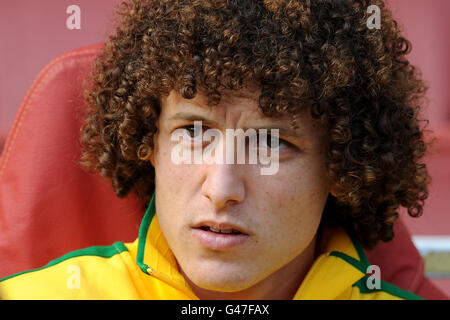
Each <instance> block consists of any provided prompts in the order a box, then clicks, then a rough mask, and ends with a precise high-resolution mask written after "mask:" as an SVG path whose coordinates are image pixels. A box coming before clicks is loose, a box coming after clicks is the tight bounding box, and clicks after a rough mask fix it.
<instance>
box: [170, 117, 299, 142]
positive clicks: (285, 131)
mask: <svg viewBox="0 0 450 320" xmlns="http://www.w3.org/2000/svg"><path fill="white" fill-rule="evenodd" d="M169 119H170V120H185V121H202V123H204V124H205V125H210V126H214V127H218V126H219V123H218V122H217V121H215V120H212V119H207V118H205V117H203V116H202V115H200V114H197V113H192V112H186V111H181V112H178V113H176V114H174V115H173V116H171V117H170V118H169ZM242 129H243V130H244V131H246V130H248V129H255V130H256V131H258V130H260V129H267V132H268V133H269V134H270V132H271V130H273V129H278V130H279V134H280V135H281V136H288V137H295V138H301V137H304V135H303V134H302V133H301V132H299V131H296V130H295V129H294V128H292V127H287V126H283V125H279V124H270V125H262V126H249V127H244V128H242Z"/></svg>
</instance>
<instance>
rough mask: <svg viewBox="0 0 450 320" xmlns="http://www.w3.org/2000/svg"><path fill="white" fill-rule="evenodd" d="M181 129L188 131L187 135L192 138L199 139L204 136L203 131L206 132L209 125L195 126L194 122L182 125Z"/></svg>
mask: <svg viewBox="0 0 450 320" xmlns="http://www.w3.org/2000/svg"><path fill="white" fill-rule="evenodd" d="M180 129H183V130H185V131H186V133H187V135H188V136H189V137H190V138H192V139H198V138H201V137H202V133H204V132H205V131H206V130H208V127H205V126H201V127H200V126H195V125H193V124H191V125H187V126H184V127H181V128H180Z"/></svg>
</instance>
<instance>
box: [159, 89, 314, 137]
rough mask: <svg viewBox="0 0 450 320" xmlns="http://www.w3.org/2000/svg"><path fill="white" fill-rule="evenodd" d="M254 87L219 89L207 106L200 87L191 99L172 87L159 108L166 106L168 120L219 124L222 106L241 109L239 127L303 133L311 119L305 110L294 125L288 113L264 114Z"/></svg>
mask: <svg viewBox="0 0 450 320" xmlns="http://www.w3.org/2000/svg"><path fill="white" fill-rule="evenodd" d="M254 89H255V90H254V91H250V89H243V90H235V91H231V90H227V91H225V90H224V91H222V92H221V94H222V95H221V101H220V103H219V104H218V105H217V106H210V105H208V103H207V101H208V99H207V95H206V93H205V92H204V91H203V90H199V91H198V93H197V95H196V96H195V97H194V98H193V99H186V98H183V97H182V96H181V94H180V93H179V92H178V91H177V90H172V91H171V92H170V94H169V96H168V97H167V98H166V99H165V100H163V109H164V108H167V109H166V110H164V111H163V113H165V115H166V118H167V119H168V120H169V121H175V120H186V121H195V120H201V121H202V122H203V123H204V124H205V125H213V126H219V125H220V122H221V121H222V120H223V119H224V118H225V113H226V108H230V107H231V108H234V107H237V108H241V110H243V111H245V116H244V117H243V118H242V122H241V124H242V128H268V129H276V128H279V129H280V134H283V133H285V134H286V135H292V136H294V135H295V136H304V132H303V133H302V131H305V129H306V128H305V126H308V127H309V125H310V123H309V122H310V120H311V119H310V117H309V115H308V113H307V112H306V110H299V116H298V119H297V121H296V125H297V127H295V126H294V124H293V122H292V116H291V115H289V114H287V113H285V114H281V115H277V116H271V117H269V116H266V115H264V113H263V112H262V110H261V108H260V107H259V95H260V93H261V91H260V90H259V89H257V88H254ZM299 109H300V108H299ZM282 132H283V133H282Z"/></svg>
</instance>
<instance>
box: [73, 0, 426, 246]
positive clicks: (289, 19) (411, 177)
mask: <svg viewBox="0 0 450 320" xmlns="http://www.w3.org/2000/svg"><path fill="white" fill-rule="evenodd" d="M371 4H375V5H377V6H378V7H379V8H380V9H381V28H380V29H369V28H368V27H367V25H366V22H367V19H368V18H369V14H368V13H367V7H368V6H369V5H371ZM117 14H118V17H119V19H118V23H117V27H116V28H117V29H116V32H115V33H114V34H113V35H111V36H110V38H109V40H108V41H107V42H106V44H105V46H104V47H103V49H102V52H101V54H100V55H99V57H98V59H97V61H96V63H95V67H94V69H93V72H92V77H91V87H90V88H89V89H88V90H87V92H86V100H87V102H88V106H89V107H88V111H87V114H86V118H85V122H84V124H83V127H82V128H81V131H82V135H81V142H82V145H83V151H82V156H81V159H80V163H81V164H82V165H83V166H85V167H87V168H90V169H92V171H94V172H99V173H100V174H101V175H102V176H104V177H107V178H109V179H111V180H112V187H113V189H114V190H115V193H116V194H117V196H119V197H125V196H127V194H129V192H130V191H134V192H135V193H136V194H137V195H138V196H139V197H140V198H141V199H142V200H143V201H144V202H145V203H148V202H149V200H150V198H151V196H152V193H153V191H154V178H155V170H154V168H153V167H152V165H151V164H150V162H149V161H148V156H149V154H150V152H151V151H152V148H153V136H154V134H155V133H156V131H157V127H156V121H157V119H158V116H159V114H160V110H161V98H162V97H164V96H167V95H168V94H169V92H170V91H171V90H174V89H175V90H179V92H180V94H181V95H182V96H183V97H184V98H186V99H191V98H193V97H195V95H196V93H197V88H200V87H198V86H201V88H203V89H204V90H205V92H206V93H207V98H208V104H210V105H216V104H218V103H219V101H220V99H221V92H222V93H223V91H224V90H241V89H243V88H244V89H245V84H246V83H247V81H252V83H256V84H258V85H259V87H260V88H261V93H260V96H259V101H258V103H259V107H260V109H261V110H262V111H263V113H264V114H265V115H266V116H270V117H273V116H276V115H279V114H282V113H285V114H286V113H287V114H289V115H290V117H291V119H293V122H295V119H296V118H297V117H298V115H299V114H300V112H301V111H302V110H304V109H305V108H308V110H309V111H308V112H310V113H311V115H312V116H313V117H314V119H318V120H320V122H321V123H322V124H323V125H324V126H325V127H326V129H327V136H328V141H329V142H328V146H327V170H328V175H329V177H330V179H331V181H332V182H333V184H334V186H335V187H334V193H333V195H331V194H330V195H329V197H328V199H327V203H326V205H325V210H324V216H323V220H322V221H323V223H327V224H331V225H339V226H343V227H344V228H346V229H347V230H349V231H351V232H353V234H355V235H356V236H357V238H358V239H359V241H360V242H361V243H362V245H363V246H364V247H365V248H368V249H370V248H374V247H375V246H376V244H377V243H378V241H380V240H382V241H390V240H392V239H393V237H394V233H393V225H394V222H395V221H396V219H397V218H398V213H397V210H398V208H399V206H403V207H405V208H407V209H408V213H409V215H411V216H420V215H421V214H422V211H423V205H424V200H425V199H426V198H427V197H428V187H427V185H428V183H429V182H430V176H429V174H428V172H427V168H426V165H425V164H424V163H423V162H422V158H423V157H424V155H425V152H426V149H427V145H428V143H426V142H425V131H426V130H425V129H426V125H428V121H427V120H422V119H420V114H419V113H420V105H421V103H422V98H423V97H424V94H425V91H426V85H425V84H424V82H423V80H421V78H420V73H419V71H418V69H417V68H416V67H414V66H412V65H411V64H410V63H409V62H408V60H407V59H406V55H407V54H408V53H409V52H410V50H411V44H410V42H409V41H408V40H407V39H405V38H404V37H403V36H402V35H401V31H400V28H399V27H398V25H397V22H396V21H395V20H394V19H393V18H392V15H391V13H390V11H389V10H388V9H387V8H386V6H385V5H384V3H383V2H382V1H377V0H374V1H369V0H315V1H311V0H264V1H262V0H259V1H257V0H214V1H204V0H131V1H129V2H124V3H122V4H121V5H120V6H119V7H118V8H117Z"/></svg>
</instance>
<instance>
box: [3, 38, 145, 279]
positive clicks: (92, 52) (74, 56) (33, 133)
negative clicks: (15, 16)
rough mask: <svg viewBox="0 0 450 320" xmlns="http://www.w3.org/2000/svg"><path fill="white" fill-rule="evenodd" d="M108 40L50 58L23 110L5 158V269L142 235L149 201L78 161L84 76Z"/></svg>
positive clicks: (35, 264)
mask: <svg viewBox="0 0 450 320" xmlns="http://www.w3.org/2000/svg"><path fill="white" fill-rule="evenodd" d="M102 45H103V44H98V45H93V46H89V47H84V48H81V49H77V50H73V51H70V52H68V53H66V54H64V55H62V56H60V57H58V58H57V59H55V60H53V61H52V62H51V63H49V64H48V65H47V66H46V67H45V68H44V69H43V70H42V71H41V73H40V74H39V75H38V76H37V78H36V80H35V81H34V82H33V84H32V85H31V87H30V89H29V90H28V92H27V94H26V96H25V98H24V100H23V102H22V104H21V106H20V108H19V110H18V112H17V114H16V117H15V120H14V123H13V125H12V128H11V130H10V132H9V134H8V137H7V140H6V143H5V146H4V150H3V152H2V156H1V158H0V230H1V232H0V277H3V276H6V275H9V274H13V273H16V272H19V271H23V270H28V269H34V268H37V267H41V266H43V265H45V264H46V263H48V262H49V261H50V260H52V259H55V258H57V257H59V256H61V255H63V254H65V253H67V252H69V251H72V250H75V249H80V248H84V247H88V246H92V245H110V244H112V243H113V242H114V241H118V240H119V241H133V240H134V239H135V238H136V237H137V234H138V227H139V223H140V220H141V218H142V215H143V210H142V205H143V204H142V203H140V202H139V201H138V200H137V199H136V198H135V197H134V196H133V195H131V196H130V197H128V198H126V199H119V198H118V197H117V196H116V195H115V194H114V192H113V189H112V188H111V186H110V182H109V181H107V180H106V179H102V178H101V177H100V176H99V175H93V174H88V173H87V172H85V171H84V170H83V169H82V168H81V167H80V166H79V165H78V164H77V160H78V158H79V155H80V150H81V148H80V143H79V132H80V126H81V116H80V115H81V113H82V111H83V110H84V108H85V107H86V105H85V103H84V102H83V99H82V90H81V89H82V83H83V80H84V79H85V78H86V77H87V76H88V74H89V72H90V70H91V66H92V65H93V62H94V59H95V57H96V56H97V55H98V54H99V50H100V48H101V47H102Z"/></svg>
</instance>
